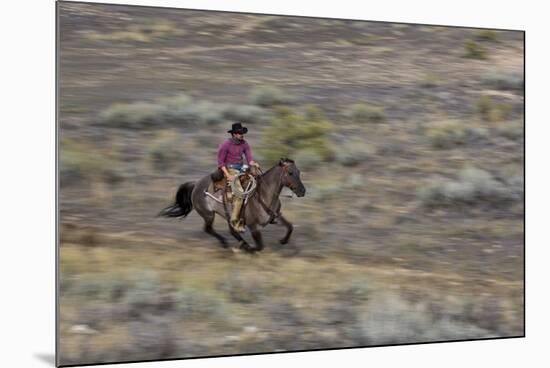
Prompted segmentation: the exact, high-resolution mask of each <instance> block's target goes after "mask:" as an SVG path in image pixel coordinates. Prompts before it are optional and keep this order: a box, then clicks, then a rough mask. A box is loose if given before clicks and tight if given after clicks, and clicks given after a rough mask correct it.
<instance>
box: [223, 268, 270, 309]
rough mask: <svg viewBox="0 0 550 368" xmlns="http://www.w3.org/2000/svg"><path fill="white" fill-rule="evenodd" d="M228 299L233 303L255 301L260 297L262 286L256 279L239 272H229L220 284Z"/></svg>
mask: <svg viewBox="0 0 550 368" xmlns="http://www.w3.org/2000/svg"><path fill="white" fill-rule="evenodd" d="M220 288H221V289H222V291H224V292H225V293H226V294H227V295H228V297H229V299H230V300H231V301H232V302H235V303H243V304H250V303H257V302H259V301H260V299H261V297H262V295H261V294H262V288H261V285H260V283H259V282H258V281H257V280H254V279H251V278H247V277H245V276H243V275H241V274H239V273H231V274H230V275H229V276H228V277H227V278H226V279H225V280H224V281H223V282H222V284H221V285H220Z"/></svg>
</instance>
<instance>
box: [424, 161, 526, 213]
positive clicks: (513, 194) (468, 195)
mask: <svg viewBox="0 0 550 368" xmlns="http://www.w3.org/2000/svg"><path fill="white" fill-rule="evenodd" d="M418 197H419V200H420V201H421V203H422V204H423V205H425V206H428V207H432V206H456V205H475V204H478V203H483V202H485V203H491V204H494V205H497V204H504V203H508V202H510V201H513V200H517V199H518V196H517V187H515V188H512V187H511V185H510V184H509V183H503V182H502V181H498V180H496V179H495V178H494V177H493V175H491V173H489V172H487V171H484V170H481V169H478V168H473V167H469V168H465V169H463V170H462V171H461V172H460V173H459V175H458V178H457V179H456V180H436V181H434V182H433V183H431V184H429V185H428V186H426V187H424V188H421V189H420V190H419V191H418Z"/></svg>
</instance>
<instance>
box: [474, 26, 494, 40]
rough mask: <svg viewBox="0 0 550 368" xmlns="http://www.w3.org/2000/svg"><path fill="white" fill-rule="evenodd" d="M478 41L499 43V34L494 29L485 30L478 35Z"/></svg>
mask: <svg viewBox="0 0 550 368" xmlns="http://www.w3.org/2000/svg"><path fill="white" fill-rule="evenodd" d="M476 39H478V40H480V41H492V42H496V41H498V37H497V32H496V31H493V30H492V29H484V30H481V31H479V32H478V33H477V34H476Z"/></svg>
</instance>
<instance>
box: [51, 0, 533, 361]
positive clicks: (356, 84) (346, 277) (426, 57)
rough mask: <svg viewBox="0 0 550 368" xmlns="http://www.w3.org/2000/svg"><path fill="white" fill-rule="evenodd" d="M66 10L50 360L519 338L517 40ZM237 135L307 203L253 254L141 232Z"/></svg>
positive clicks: (201, 237)
mask: <svg viewBox="0 0 550 368" xmlns="http://www.w3.org/2000/svg"><path fill="white" fill-rule="evenodd" d="M59 11H60V16H59V27H60V43H59V56H60V63H59V77H60V83H59V87H60V94H59V127H60V137H59V138H60V150H59V156H60V177H59V179H60V192H59V203H60V310H59V312H60V313H59V320H60V328H59V332H60V340H59V342H60V352H61V363H62V364H76V363H96V362H109V361H116V360H142V359H159V358H171V357H191V356H207V355H224V354H242V353H253V352H267V351H288V350H304V349H322V348H333V347H349V346H367V345H369V346H370V345H380V344H394V343H410V342H425V341H440V340H460V339H470V338H486V337H503V336H520V335H522V334H523V324H524V321H523V313H524V312H523V287H524V285H523V276H524V269H523V265H524V253H523V249H524V232H523V230H524V223H523V218H524V183H523V178H524V175H523V173H524V159H523V157H524V152H523V146H524V134H523V132H524V124H523V106H524V96H523V34H522V33H521V32H512V31H492V30H476V29H466V28H447V27H429V26H418V25H406V24H391V23H375V22H351V21H341V20H329V19H308V18H295V17H274V16H256V15H246V14H232V13H213V12H200V11H183V10H182V11H176V10H170V9H160V8H140V7H122V6H107V5H88V4H66V3H61V4H60V5H59ZM234 121H241V122H243V123H244V124H245V125H247V126H248V127H249V130H250V133H249V134H248V135H247V140H248V141H249V142H250V144H251V145H252V147H253V151H254V154H255V156H256V158H257V159H258V160H259V162H260V163H261V164H262V165H263V166H264V168H268V167H270V166H272V165H273V164H275V162H276V161H277V160H278V158H279V157H282V156H288V157H290V158H293V159H294V160H295V161H296V164H297V166H298V167H299V168H300V169H301V171H302V180H303V182H304V184H305V185H306V187H307V194H306V196H305V197H303V198H286V197H285V198H283V212H284V213H285V215H286V216H287V217H288V218H289V220H290V221H291V222H293V223H294V224H295V232H294V234H293V237H292V239H291V242H290V244H288V245H285V246H282V245H279V243H278V242H277V240H278V239H279V238H280V237H281V236H282V234H283V232H284V229H283V228H281V227H277V226H270V227H267V228H265V230H264V240H265V242H266V243H267V247H266V249H265V250H264V251H263V252H261V253H260V254H257V255H254V256H252V255H249V254H243V253H233V252H231V251H230V250H225V249H222V248H220V247H219V245H218V243H217V241H216V240H215V239H214V238H212V237H209V236H208V235H206V234H204V233H203V232H202V219H201V218H200V217H199V216H198V215H197V214H196V213H192V214H191V215H190V216H189V217H188V218H186V219H185V220H184V221H179V220H169V219H165V218H157V217H156V215H157V213H158V212H159V210H160V209H162V208H163V207H165V206H166V205H168V204H170V203H171V202H172V201H173V197H174V195H175V190H176V189H177V187H178V186H179V185H180V184H181V183H183V182H187V181H191V180H196V179H198V178H200V177H202V176H203V175H207V174H208V173H210V172H211V171H213V169H214V168H215V165H216V149H217V146H218V144H219V143H220V142H221V141H222V140H223V139H225V138H226V136H227V133H226V130H227V129H229V127H230V126H231V123H232V122H234ZM216 228H217V229H218V230H219V231H220V232H222V233H224V234H225V235H226V236H228V238H229V234H228V232H227V230H226V227H225V224H224V222H223V221H220V219H218V221H217V222H216ZM248 238H250V237H249V236H248ZM249 240H250V241H252V240H251V239H249Z"/></svg>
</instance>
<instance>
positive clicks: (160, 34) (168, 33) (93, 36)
mask: <svg viewBox="0 0 550 368" xmlns="http://www.w3.org/2000/svg"><path fill="white" fill-rule="evenodd" d="M183 33H184V32H183V31H182V30H180V29H178V28H176V26H175V24H174V23H172V22H167V21H164V20H147V21H145V22H143V23H141V24H130V25H129V26H128V27H126V28H125V29H123V30H120V31H115V32H111V33H99V32H96V31H92V32H89V33H87V34H86V37H87V38H88V39H90V40H93V41H111V42H142V43H150V42H153V41H158V40H162V39H166V38H169V37H173V36H178V35H182V34H183Z"/></svg>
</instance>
